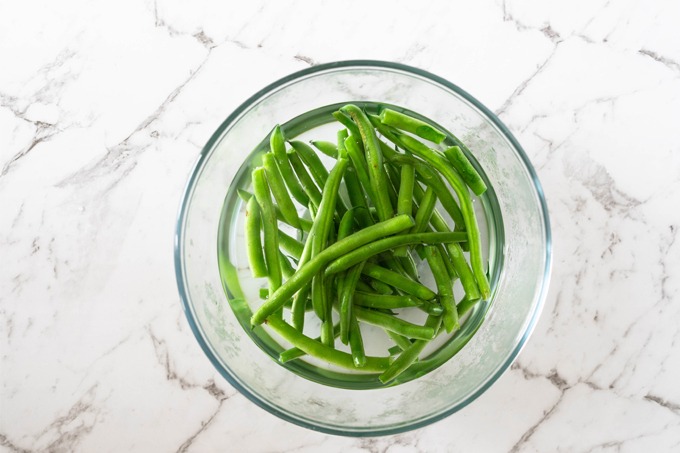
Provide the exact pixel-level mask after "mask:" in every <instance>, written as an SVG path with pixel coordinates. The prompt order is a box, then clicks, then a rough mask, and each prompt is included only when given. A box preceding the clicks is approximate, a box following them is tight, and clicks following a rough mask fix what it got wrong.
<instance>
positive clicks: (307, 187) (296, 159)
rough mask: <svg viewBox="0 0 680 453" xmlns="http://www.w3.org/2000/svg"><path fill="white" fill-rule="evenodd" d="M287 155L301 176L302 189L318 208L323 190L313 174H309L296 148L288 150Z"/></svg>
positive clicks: (298, 175)
mask: <svg viewBox="0 0 680 453" xmlns="http://www.w3.org/2000/svg"><path fill="white" fill-rule="evenodd" d="M287 156H288V162H290V165H291V166H292V168H293V170H295V174H296V175H297V177H298V178H299V182H300V184H302V190H303V191H304V193H305V194H306V195H307V197H308V199H309V201H310V202H311V203H312V204H313V205H314V207H316V208H318V207H319V203H321V191H320V190H319V188H318V187H317V186H316V184H315V183H314V181H313V180H312V178H311V176H309V173H308V172H307V169H306V168H305V164H304V163H302V159H300V156H299V155H298V153H297V152H296V151H295V150H290V151H288V153H287ZM308 204H309V203H306V204H305V206H307V205H308Z"/></svg>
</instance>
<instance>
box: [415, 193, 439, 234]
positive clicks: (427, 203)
mask: <svg viewBox="0 0 680 453" xmlns="http://www.w3.org/2000/svg"><path fill="white" fill-rule="evenodd" d="M436 203H437V196H436V195H435V193H434V189H432V187H428V188H427V190H426V191H425V195H424V196H423V199H422V201H421V202H420V206H418V212H417V213H416V226H414V227H413V228H412V230H411V232H412V233H423V232H424V231H425V230H426V229H427V226H428V224H429V223H430V218H431V217H432V211H434V206H435V204H436Z"/></svg>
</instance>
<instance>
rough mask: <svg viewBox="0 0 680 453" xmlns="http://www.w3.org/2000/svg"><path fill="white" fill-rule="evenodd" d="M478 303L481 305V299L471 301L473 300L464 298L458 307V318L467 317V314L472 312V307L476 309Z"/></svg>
mask: <svg viewBox="0 0 680 453" xmlns="http://www.w3.org/2000/svg"><path fill="white" fill-rule="evenodd" d="M478 303H479V299H476V300H471V299H468V298H467V297H464V298H463V299H462V300H461V301H460V302H458V305H457V307H456V311H457V312H458V317H459V318H462V317H463V316H465V315H466V314H467V312H469V311H470V310H472V307H474V306H475V305H477V304H478Z"/></svg>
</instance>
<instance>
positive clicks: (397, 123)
mask: <svg viewBox="0 0 680 453" xmlns="http://www.w3.org/2000/svg"><path fill="white" fill-rule="evenodd" d="M380 121H382V122H383V124H387V125H388V126H392V127H395V128H397V129H401V130H402V131H406V132H410V133H412V134H415V135H417V136H418V137H421V138H424V139H425V140H429V141H431V142H434V143H437V144H439V143H441V142H443V141H444V139H445V138H446V135H445V134H444V133H443V132H442V131H440V130H439V129H437V128H435V127H434V126H432V125H430V124H427V123H426V122H424V121H421V120H419V119H416V118H413V117H412V116H409V115H406V114H404V113H401V112H397V111H394V110H392V109H385V110H383V111H382V112H380Z"/></svg>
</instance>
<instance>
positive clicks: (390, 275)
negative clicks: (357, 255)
mask: <svg viewBox="0 0 680 453" xmlns="http://www.w3.org/2000/svg"><path fill="white" fill-rule="evenodd" d="M363 273H364V275H368V276H369V277H371V278H374V279H376V280H380V281H381V282H384V283H387V284H388V285H392V286H394V287H395V288H397V289H399V290H401V291H403V292H405V293H407V294H410V295H412V296H415V297H417V298H419V299H422V300H430V299H434V298H435V296H436V294H435V293H434V292H433V291H432V290H430V289H429V288H428V287H427V286H424V285H422V284H420V283H418V282H415V281H413V280H411V279H409V278H407V277H404V276H402V275H399V274H398V273H396V272H394V271H391V270H389V269H385V268H384V267H380V266H378V265H377V264H373V263H366V264H365V265H364V270H363ZM362 291H363V290H362Z"/></svg>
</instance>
